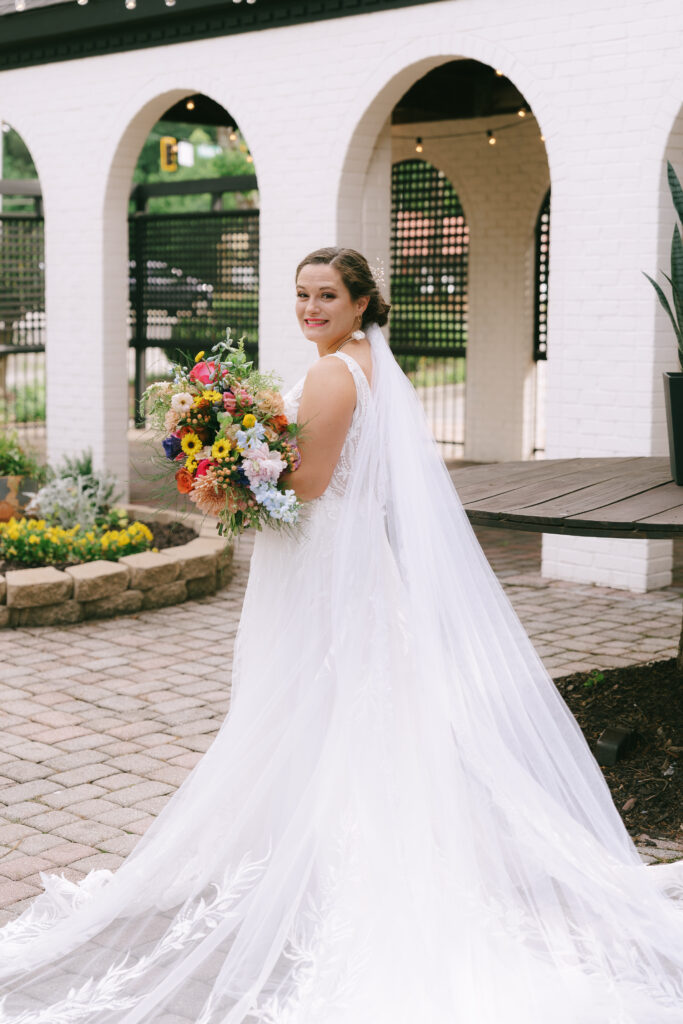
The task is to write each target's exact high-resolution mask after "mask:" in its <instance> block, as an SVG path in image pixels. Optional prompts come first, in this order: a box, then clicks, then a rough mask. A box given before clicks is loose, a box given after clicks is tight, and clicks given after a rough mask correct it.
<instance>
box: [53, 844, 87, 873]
mask: <svg viewBox="0 0 683 1024" xmlns="http://www.w3.org/2000/svg"><path fill="white" fill-rule="evenodd" d="M94 852H95V850H94V849H93V847H92V846H86V845H84V844H83V843H60V844H59V845H58V846H53V847H52V849H50V850H46V851H45V859H46V860H48V861H49V862H50V864H51V865H52V867H53V868H54V867H61V866H62V865H66V864H75V866H76V867H79V866H80V865H79V864H78V861H79V860H81V859H82V858H83V857H91V856H92V855H93V854H94Z"/></svg>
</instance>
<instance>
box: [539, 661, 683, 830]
mask: <svg viewBox="0 0 683 1024" xmlns="http://www.w3.org/2000/svg"><path fill="white" fill-rule="evenodd" d="M555 683H556V685H557V688H558V690H559V691H560V693H561V695H562V697H563V698H564V700H565V702H566V703H567V705H568V707H569V710H570V711H571V712H572V714H573V715H574V717H575V718H576V720H577V721H578V723H579V725H580V727H581V731H582V732H583V734H584V736H585V737H586V739H587V740H588V743H589V744H590V747H591V749H592V750H593V751H595V745H596V742H597V740H598V737H599V736H600V734H601V733H602V731H603V730H604V729H606V728H607V727H608V726H610V725H625V726H629V727H630V728H632V729H634V730H635V731H636V739H635V743H634V744H633V746H632V747H631V749H629V750H628V752H627V753H626V754H625V755H624V756H623V757H622V758H620V759H619V760H618V761H617V763H616V764H615V765H614V766H613V767H605V766H603V767H602V771H603V773H604V776H605V779H606V781H607V785H608V786H609V788H610V791H611V793H612V798H613V800H614V802H615V804H616V807H617V809H618V811H619V812H620V814H621V817H622V819H623V821H624V823H625V825H626V828H627V829H628V831H629V833H630V834H631V836H632V837H633V838H639V837H642V836H643V835H645V836H646V837H649V838H650V839H675V840H678V841H683V676H681V675H680V674H679V673H678V671H677V669H676V660H675V658H670V659H668V660H666V661H654V662H648V663H647V664H645V665H629V666H628V667H627V668H615V669H605V670H602V671H598V670H594V671H593V672H578V673H574V674H573V675H569V676H563V677H562V678H561V679H556V680H555Z"/></svg>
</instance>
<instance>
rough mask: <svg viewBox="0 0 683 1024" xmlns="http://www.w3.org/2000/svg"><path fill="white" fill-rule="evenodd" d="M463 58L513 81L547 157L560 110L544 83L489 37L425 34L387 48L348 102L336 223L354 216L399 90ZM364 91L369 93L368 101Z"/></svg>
mask: <svg viewBox="0 0 683 1024" xmlns="http://www.w3.org/2000/svg"><path fill="white" fill-rule="evenodd" d="M467 59H471V60H478V61H481V63H483V64H488V65H490V66H491V67H493V68H497V69H500V70H501V71H503V73H504V74H505V75H506V77H508V78H509V79H510V80H511V81H514V82H515V85H516V86H517V88H519V90H520V92H522V94H523V95H524V97H525V99H526V100H527V102H528V103H529V105H530V106H531V108H532V110H533V111H534V116H535V117H536V120H537V122H538V124H539V127H541V131H542V134H543V135H544V137H545V139H546V153H547V154H548V159H549V163H551V161H550V152H551V148H552V139H553V134H554V125H555V124H556V123H557V115H558V112H557V108H555V110H553V107H552V103H551V102H550V100H549V97H548V96H547V87H545V88H544V86H543V85H542V84H541V83H540V82H539V81H538V80H537V79H536V78H535V77H534V76H533V74H532V73H531V71H530V70H529V69H528V68H527V67H526V66H525V65H523V64H521V63H520V62H519V61H518V60H517V59H516V58H515V57H514V56H513V55H512V54H511V53H510V51H509V50H508V49H507V48H505V47H502V46H500V45H499V44H497V43H492V42H491V41H490V40H488V39H482V38H481V37H479V36H474V35H471V34H469V33H466V32H452V33H450V34H449V35H446V36H444V34H438V35H437V34H434V35H428V34H425V35H424V36H421V37H419V38H417V39H413V40H411V41H410V43H407V44H406V45H405V46H403V47H400V48H399V49H397V50H395V51H393V52H392V53H390V54H388V55H387V57H386V59H385V60H383V61H381V62H380V63H379V64H378V66H377V68H376V69H375V71H374V73H373V74H372V75H371V76H370V78H369V79H367V78H365V79H363V81H362V84H361V86H360V87H359V89H358V91H357V93H356V97H355V98H354V102H352V103H350V104H349V116H348V117H347V119H346V122H345V124H344V125H343V126H342V129H341V136H342V139H343V140H345V141H344V142H343V144H342V146H341V147H340V153H341V154H342V160H341V166H340V168H339V187H338V192H337V225H338V228H340V227H341V226H342V225H343V223H344V221H348V219H349V217H350V216H353V213H352V211H353V210H354V207H355V206H356V204H357V202H358V194H359V193H360V192H361V191H362V186H363V180H364V177H365V173H366V170H367V166H368V162H369V160H370V157H371V154H372V149H373V146H374V144H375V140H376V139H377V137H378V135H379V133H380V131H381V130H382V127H383V125H384V124H385V123H386V121H387V119H388V118H389V116H390V114H391V111H392V110H393V108H394V106H395V105H396V103H397V102H398V100H399V99H400V98H401V96H403V94H404V93H405V92H407V90H408V89H409V88H410V87H411V86H412V85H413V84H414V83H415V82H416V81H418V80H419V79H420V78H422V77H424V75H426V74H427V73H428V72H429V71H432V70H433V69H434V68H436V67H439V66H440V65H441V64H445V63H446V62H448V61H452V60H467ZM368 96H371V97H372V99H371V100H370V102H369V103H368V101H367V97H368ZM358 111H361V113H360V114H359V113H358ZM548 140H549V141H548ZM551 166H552V165H551Z"/></svg>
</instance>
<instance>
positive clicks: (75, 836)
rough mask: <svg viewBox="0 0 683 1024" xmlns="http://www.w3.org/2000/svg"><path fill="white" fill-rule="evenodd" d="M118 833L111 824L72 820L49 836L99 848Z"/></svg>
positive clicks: (0, 863) (118, 830)
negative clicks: (104, 841)
mask: <svg viewBox="0 0 683 1024" xmlns="http://www.w3.org/2000/svg"><path fill="white" fill-rule="evenodd" d="M120 835H121V831H120V829H118V828H113V827H112V826H111V825H103V824H102V822H99V821H74V822H72V823H71V824H70V825H62V827H61V828H58V829H55V831H54V834H53V835H52V836H51V837H50V838H52V839H54V838H55V836H60V837H61V838H62V839H68V840H69V842H71V843H78V844H79V845H83V846H88V847H92V848H99V847H100V844H101V843H102V842H103V840H105V839H114V838H115V837H116V836H120ZM22 848H23V847H22ZM113 852H114V853H116V852H117V851H116V850H114V851H113ZM1 870H2V861H0V871H1Z"/></svg>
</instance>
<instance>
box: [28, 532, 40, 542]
mask: <svg viewBox="0 0 683 1024" xmlns="http://www.w3.org/2000/svg"><path fill="white" fill-rule="evenodd" d="M28 542H29V544H40V537H36V535H35V533H32V534H31V536H30V537H29V539H28Z"/></svg>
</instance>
